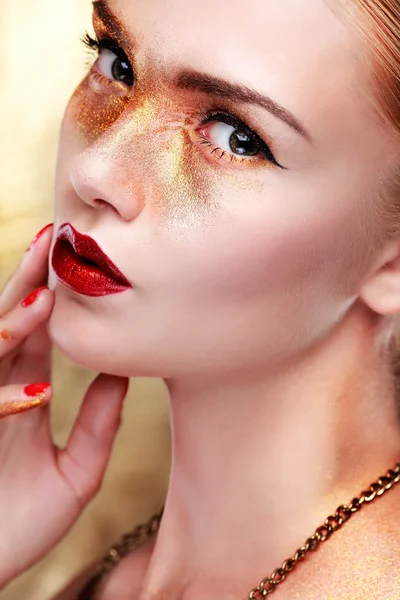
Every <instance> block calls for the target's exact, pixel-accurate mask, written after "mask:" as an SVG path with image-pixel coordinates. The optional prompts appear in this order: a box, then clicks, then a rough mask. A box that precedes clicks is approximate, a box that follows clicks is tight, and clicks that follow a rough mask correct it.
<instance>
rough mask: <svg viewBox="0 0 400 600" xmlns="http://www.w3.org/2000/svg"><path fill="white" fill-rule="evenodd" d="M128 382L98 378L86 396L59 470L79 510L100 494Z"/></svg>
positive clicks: (123, 379)
mask: <svg viewBox="0 0 400 600" xmlns="http://www.w3.org/2000/svg"><path fill="white" fill-rule="evenodd" d="M128 388H129V379H127V378H125V377H115V376H112V375H105V374H100V375H98V376H97V377H96V379H95V380H94V381H93V382H92V383H91V385H90V387H89V389H88V391H87V392H86V394H85V397H84V400H83V403H82V407H81V409H80V412H79V414H78V417H77V419H76V421H75V424H74V427H73V429H72V432H71V435H70V437H69V440H68V443H67V446H66V448H65V449H63V450H59V451H58V457H57V460H58V468H59V470H60V472H61V474H62V475H63V477H64V479H65V480H66V481H67V483H68V484H69V485H70V486H71V488H73V490H74V492H75V495H76V496H77V499H78V501H79V503H80V504H81V506H82V507H83V506H85V505H86V504H87V503H88V502H89V501H90V500H91V499H92V498H93V496H94V495H95V494H96V493H97V492H98V491H99V489H100V486H101V482H102V480H103V476H104V473H105V470H106V468H107V464H108V461H109V459H110V455H111V450H112V447H113V443H114V440H115V437H116V434H117V432H118V429H119V426H120V423H121V412H122V406H123V401H124V399H125V397H126V394H127V392H128Z"/></svg>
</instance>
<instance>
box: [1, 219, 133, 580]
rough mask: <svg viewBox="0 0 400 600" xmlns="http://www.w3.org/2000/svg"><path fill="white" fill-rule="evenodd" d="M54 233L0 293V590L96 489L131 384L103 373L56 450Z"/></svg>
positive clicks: (39, 240)
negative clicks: (52, 406) (50, 329)
mask: <svg viewBox="0 0 400 600" xmlns="http://www.w3.org/2000/svg"><path fill="white" fill-rule="evenodd" d="M52 232H53V227H52V226H48V227H47V228H45V229H44V230H43V231H42V232H41V233H40V234H38V236H36V238H35V239H34V241H33V242H32V245H31V247H30V248H29V249H28V250H27V251H26V252H25V254H24V256H23V258H22V261H21V263H20V265H19V267H18V269H17V270H16V271H15V273H14V274H13V275H12V276H11V278H10V280H9V281H8V283H7V285H6V287H5V289H4V290H3V292H2V294H1V296H0V315H1V316H0V589H1V588H2V587H4V585H6V584H7V583H9V582H10V581H11V580H12V579H14V578H15V577H16V576H17V575H19V574H20V573H22V572H24V571H25V570H27V569H28V568H29V567H30V566H32V565H33V564H34V563H36V562H37V561H39V560H40V559H41V558H42V557H43V556H44V555H45V554H46V553H47V552H48V551H49V550H51V548H52V547H53V546H55V544H57V543H58V542H59V540H60V539H61V538H62V537H63V536H64V535H65V534H66V533H67V531H68V530H69V529H70V528H71V526H72V525H73V524H74V522H75V521H76V519H77V518H78V517H79V515H80V513H81V512H82V510H83V509H84V508H85V506H86V505H87V504H88V502H89V501H90V500H91V499H92V498H93V496H94V495H95V494H96V493H97V491H98V490H99V488H100V485H101V481H102V478H103V475H104V472H105V469H106V466H107V463H108V459H109V456H110V453H111V449H112V445H113V441H114V439H115V435H116V433H117V430H118V426H119V423H120V415H121V410H122V403H123V399H124V397H125V395H126V392H127V389H128V384H129V379H126V378H121V377H112V376H109V375H104V374H100V375H99V376H98V377H97V378H96V379H95V380H94V381H93V383H92V384H91V386H90V387H89V389H88V391H87V393H86V395H85V398H84V401H83V404H82V408H81V410H80V413H79V415H78V417H77V420H76V422H75V425H74V427H73V430H72V433H71V435H70V438H69V441H68V444H67V446H66V448H65V449H59V448H57V447H55V445H54V443H53V440H52V436H51V432H50V419H49V416H50V415H49V401H50V399H51V397H52V388H51V385H50V383H48V382H50V371H51V366H50V350H51V342H50V340H49V337H48V334H47V328H46V323H47V321H48V319H49V317H50V315H51V312H52V310H53V306H54V294H53V292H51V291H50V290H49V289H48V288H47V287H45V286H46V282H47V277H48V267H47V265H48V255H49V248H50V245H51V237H52ZM24 298H25V300H24Z"/></svg>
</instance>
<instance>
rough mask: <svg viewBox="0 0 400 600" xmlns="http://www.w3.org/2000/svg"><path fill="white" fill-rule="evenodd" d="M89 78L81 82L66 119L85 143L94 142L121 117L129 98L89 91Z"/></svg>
mask: <svg viewBox="0 0 400 600" xmlns="http://www.w3.org/2000/svg"><path fill="white" fill-rule="evenodd" d="M89 77H90V76H88V77H87V78H86V79H84V80H83V82H82V83H81V84H80V86H79V87H78V88H77V90H76V92H75V94H74V95H73V97H72V98H71V100H70V104H69V107H68V118H69V120H73V121H74V123H75V125H76V127H77V130H78V132H79V134H80V135H81V136H82V138H83V140H84V141H85V142H87V143H92V142H94V141H96V140H97V139H98V138H99V137H100V136H101V135H102V134H103V133H105V132H106V131H107V130H108V129H109V128H110V127H111V126H112V125H113V124H114V123H115V122H116V121H117V120H118V119H119V118H120V116H121V115H122V113H123V112H124V111H125V109H126V107H127V106H128V104H129V102H130V101H131V97H129V96H122V95H118V94H111V93H100V92H95V91H93V90H91V89H90V86H89Z"/></svg>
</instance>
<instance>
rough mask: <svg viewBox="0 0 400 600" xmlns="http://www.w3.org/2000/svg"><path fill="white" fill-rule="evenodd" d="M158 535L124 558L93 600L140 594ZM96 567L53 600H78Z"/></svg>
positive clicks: (86, 572)
mask: <svg viewBox="0 0 400 600" xmlns="http://www.w3.org/2000/svg"><path fill="white" fill-rule="evenodd" d="M155 540H156V535H154V536H152V538H151V539H149V540H148V541H147V542H146V543H144V544H143V546H141V547H140V548H138V549H137V550H136V551H134V552H132V554H130V555H129V556H127V557H126V558H124V559H123V560H122V561H121V562H120V564H119V565H118V566H117V567H115V569H113V571H111V572H110V573H109V574H108V575H107V576H105V577H104V578H103V579H102V580H101V582H100V583H99V586H98V589H97V591H96V594H95V596H94V597H93V600H115V598H118V600H125V599H127V600H128V599H129V600H131V598H132V597H135V596H134V594H135V593H137V592H139V590H140V587H141V585H142V582H143V580H144V577H145V574H146V571H147V567H148V564H149V561H150V558H151V555H152V553H153V549H154V544H155ZM94 569H95V565H93V566H92V567H89V568H88V569H86V570H85V571H83V572H82V573H81V574H80V575H79V576H78V577H77V578H76V579H75V580H74V581H73V582H72V583H71V584H70V585H68V587H67V588H64V590H62V592H61V593H60V594H59V595H58V596H56V597H55V598H54V599H53V600H76V598H77V596H78V594H79V592H80V591H81V590H82V589H83V588H84V586H85V584H86V582H87V581H88V580H89V579H90V577H91V576H92V575H93V572H94Z"/></svg>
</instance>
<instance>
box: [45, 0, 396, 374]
mask: <svg viewBox="0 0 400 600" xmlns="http://www.w3.org/2000/svg"><path fill="white" fill-rule="evenodd" d="M94 26H95V32H96V36H97V39H98V40H99V41H100V57H99V58H98V60H97V61H96V62H95V64H94V66H93V67H92V69H91V72H90V73H89V74H88V76H87V77H86V78H85V79H84V80H83V81H82V83H81V84H80V86H79V87H78V89H77V90H76V92H75V94H74V96H73V97H72V99H71V101H70V103H69V106H68V109H67V111H66V114H65V119H64V122H63V126H62V131H61V141H60V152H59V162H58V168H57V184H56V217H55V226H56V229H55V230H56V231H57V230H58V228H59V227H60V225H62V224H64V223H70V224H72V225H73V227H74V228H75V229H76V230H78V231H79V232H80V233H83V234H86V235H90V236H91V237H92V238H93V239H94V240H95V241H96V242H97V243H98V244H99V246H100V247H101V248H102V250H103V251H104V252H105V253H106V254H107V255H108V257H109V258H110V259H111V260H112V261H113V262H114V263H115V265H116V266H117V267H118V269H119V270H120V271H121V272H122V273H123V275H124V276H125V277H126V278H127V279H128V281H129V282H130V283H131V285H132V287H131V288H129V289H127V290H125V291H124V292H120V293H116V294H110V295H107V296H104V297H92V296H87V295H84V294H80V293H77V292H76V291H73V290H72V289H70V288H69V287H67V286H66V285H64V284H63V283H61V282H60V281H59V280H58V278H57V277H56V275H55V273H54V271H53V270H51V274H50V285H51V287H52V289H55V292H56V306H55V309H54V313H53V315H52V318H51V322H50V332H51V335H52V337H53V339H54V341H55V342H56V343H57V344H58V345H59V346H60V347H61V349H62V350H63V351H64V352H65V353H66V354H67V355H68V356H70V358H71V359H72V360H74V361H75V362H77V363H78V364H81V365H83V366H85V367H87V368H90V369H95V370H101V371H105V372H109V373H114V374H119V375H156V376H162V377H178V376H184V375H189V374H190V375H194V374H202V373H205V374H215V375H221V374H224V375H226V374H229V373H231V372H232V373H235V374H236V375H237V374H238V373H240V372H242V371H249V370H251V371H252V372H254V370H257V369H265V368H266V367H268V368H272V367H274V368H275V367H276V366H277V364H278V363H279V362H280V361H283V360H291V359H292V358H293V359H294V357H295V355H296V354H297V353H299V352H300V351H301V350H303V349H304V348H305V347H308V346H310V345H311V344H312V343H314V342H315V341H317V340H318V339H319V338H320V337H321V336H322V335H323V334H324V333H326V332H327V331H328V330H329V329H330V328H331V327H332V326H333V325H334V324H335V323H337V321H338V319H340V318H341V317H342V316H343V315H344V312H345V311H346V310H347V309H348V307H349V306H350V304H351V303H352V302H353V301H354V300H355V298H356V297H357V295H358V293H359V290H360V286H361V284H362V283H363V281H364V279H365V277H366V276H367V275H368V273H369V272H370V269H371V265H372V263H373V256H374V247H373V245H372V242H371V240H374V239H375V238H374V236H375V234H377V233H378V232H377V231H376V230H375V229H376V221H375V220H374V218H373V214H374V212H373V202H374V198H373V193H374V191H375V189H376V187H377V185H378V183H379V181H380V180H381V177H382V176H383V175H384V174H385V173H386V171H387V169H388V168H389V167H390V166H391V165H392V164H393V161H394V160H395V156H396V154H395V149H394V148H392V145H393V143H392V142H391V138H390V132H389V131H385V129H384V127H383V125H381V124H380V123H379V121H378V119H377V118H376V117H375V115H374V113H373V109H372V105H371V104H370V102H369V100H368V94H369V83H368V73H367V70H366V69H367V67H366V66H365V67H364V63H363V61H362V47H361V46H360V43H359V42H358V40H357V39H356V37H355V35H354V33H353V32H352V30H351V29H350V27H348V26H346V24H345V23H344V21H341V20H340V19H339V18H338V16H337V15H336V14H334V12H332V10H331V9H330V8H329V7H328V5H327V4H326V3H325V2H324V0H269V1H268V2H266V1H265V0H247V2H245V3H243V2H241V1H239V0H219V1H218V2H215V1H214V0H163V1H161V0H107V1H104V0H101V1H99V2H95V4H94ZM89 43H91V44H92V46H95V42H93V41H92V42H89ZM94 60H95V59H94ZM251 90H253V92H251ZM246 94H248V96H252V97H251V98H250V97H248V98H247V99H246V98H245V96H246Z"/></svg>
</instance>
